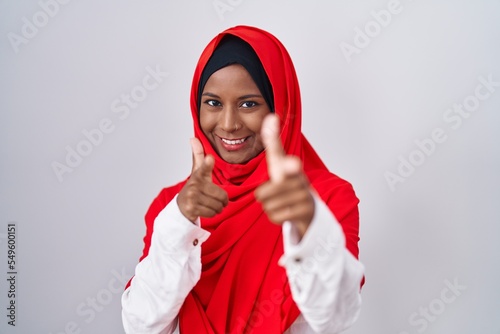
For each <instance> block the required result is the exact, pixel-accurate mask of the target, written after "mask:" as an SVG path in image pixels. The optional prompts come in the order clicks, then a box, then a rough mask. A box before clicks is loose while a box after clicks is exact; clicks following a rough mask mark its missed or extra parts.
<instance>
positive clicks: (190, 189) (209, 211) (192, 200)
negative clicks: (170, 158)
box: [177, 138, 228, 223]
mask: <svg viewBox="0 0 500 334" xmlns="http://www.w3.org/2000/svg"><path fill="white" fill-rule="evenodd" d="M191 148H192V151H193V168H192V170H191V176H190V178H189V180H188V181H187V182H186V184H185V185H184V187H183V188H182V190H181V191H180V192H179V195H178V196H177V205H178V206H179V209H180V210H181V212H182V214H183V215H184V216H185V217H186V218H187V219H189V220H190V221H192V222H193V223H194V222H195V220H196V219H197V218H198V217H213V216H215V215H216V214H218V213H220V212H221V211H222V209H224V207H225V206H226V205H227V203H228V197H227V193H226V191H225V190H224V189H222V188H221V187H219V186H217V185H215V184H214V183H213V182H212V170H213V168H214V164H215V160H214V158H213V157H212V156H211V155H207V156H206V157H205V152H204V151H203V146H202V145H201V143H200V141H199V140H198V138H192V139H191Z"/></svg>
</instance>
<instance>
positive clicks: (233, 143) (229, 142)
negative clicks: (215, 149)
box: [221, 138, 246, 145]
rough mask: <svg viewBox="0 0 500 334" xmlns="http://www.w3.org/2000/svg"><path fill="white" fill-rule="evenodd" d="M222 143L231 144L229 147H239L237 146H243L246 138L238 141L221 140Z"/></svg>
mask: <svg viewBox="0 0 500 334" xmlns="http://www.w3.org/2000/svg"><path fill="white" fill-rule="evenodd" d="M221 139H222V141H223V142H224V143H226V144H229V145H237V144H242V143H243V142H244V141H245V140H246V138H242V139H238V140H229V139H225V138H221Z"/></svg>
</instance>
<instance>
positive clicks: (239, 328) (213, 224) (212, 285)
mask: <svg viewBox="0 0 500 334" xmlns="http://www.w3.org/2000/svg"><path fill="white" fill-rule="evenodd" d="M226 34H232V35H235V36H238V37H240V38H241V39H243V40H244V41H246V42H247V43H249V44H250V45H251V46H252V47H253V49H254V50H255V52H256V53H257V55H258V57H259V59H260V61H261V62H262V65H263V67H264V70H265V71H266V73H267V75H268V77H269V80H270V82H271V85H272V88H273V95H274V105H275V113H276V114H277V115H278V116H279V118H280V120H281V121H280V123H281V124H280V126H281V135H280V137H281V140H282V143H283V147H284V149H285V151H286V153H287V154H291V155H295V156H298V157H300V158H301V160H302V161H303V165H304V171H305V173H306V175H307V177H308V179H309V181H310V182H311V185H312V186H313V187H314V188H315V190H316V191H317V193H318V194H319V195H320V197H321V198H322V199H323V201H324V202H325V203H327V205H328V206H329V208H330V209H331V211H332V212H333V213H334V215H335V217H336V218H337V220H338V221H339V222H340V224H341V225H342V227H343V231H344V233H345V236H346V242H347V248H348V249H349V251H350V252H351V253H352V254H354V256H356V257H357V256H358V246H357V244H358V221H359V217H358V209H357V205H358V199H357V198H356V195H355V193H354V191H353V189H352V187H351V185H350V184H349V183H348V182H346V181H344V180H342V179H340V178H339V177H337V176H335V175H334V174H331V173H330V172H329V171H328V170H327V168H326V166H325V165H324V164H323V162H322V161H321V159H320V158H319V157H318V155H317V154H316V152H315V151H314V149H313V148H312V147H311V145H310V144H309V142H308V141H307V140H306V138H305V137H304V136H303V134H302V133H301V101H300V92H299V85H298V81H297V77H296V74H295V69H294V67H293V63H292V60H291V59H290V56H289V54H288V52H287V51H286V49H285V47H284V46H283V45H282V44H281V42H280V41H279V40H278V39H276V37H274V36H273V35H271V34H270V33H268V32H266V31H263V30H261V29H258V28H254V27H248V26H236V27H233V28H230V29H227V30H225V31H223V32H222V33H220V34H219V35H218V36H216V37H215V38H214V39H213V40H212V41H211V42H210V43H209V44H208V45H207V47H206V48H205V50H204V51H203V53H202V54H201V57H200V59H199V62H198V65H197V67H196V70H195V73H194V78H193V83H192V87H191V113H192V116H193V124H194V133H195V136H196V137H197V138H198V139H199V140H200V141H201V142H202V144H203V148H204V150H205V153H206V154H211V155H212V156H214V158H215V167H214V171H213V181H214V183H215V184H217V185H219V186H220V187H222V188H223V189H224V190H226V191H227V193H228V196H229V204H228V206H227V207H226V208H225V209H224V210H223V212H222V213H220V214H218V215H217V216H215V217H213V218H202V219H201V226H202V228H204V229H205V230H208V231H209V232H211V236H210V237H209V238H208V240H207V241H206V242H205V243H203V245H202V248H201V249H202V252H201V261H202V273H201V278H200V280H199V282H198V283H197V284H196V286H195V287H194V288H193V289H192V290H191V292H190V293H189V295H188V296H187V298H186V300H185V302H184V304H183V306H182V308H181V310H180V313H179V325H180V332H181V333H182V334H205V333H209V334H212V333H216V334H223V333H255V334H258V333H262V334H273V333H283V332H284V331H286V330H287V329H288V328H289V327H290V326H291V324H292V323H293V322H294V321H295V320H296V319H297V317H298V315H299V314H300V311H299V309H298V308H297V305H296V304H295V302H294V301H293V299H292V295H291V292H290V287H289V285H288V280H287V276H286V273H285V270H284V268H282V267H280V266H279V265H278V259H279V258H280V257H281V255H283V240H282V230H281V227H280V226H277V225H275V224H272V223H271V222H270V221H269V220H268V218H267V216H266V214H265V213H264V212H263V209H262V206H261V205H260V203H258V202H257V201H256V200H255V197H254V191H255V189H256V188H257V187H258V186H259V185H260V184H262V183H263V182H265V181H267V180H268V174H267V165H266V159H265V153H264V152H262V153H261V154H259V155H258V156H256V157H255V158H253V159H252V160H250V161H249V162H248V163H246V164H229V163H227V162H225V161H223V160H222V159H221V158H220V157H219V156H218V155H217V153H216V152H215V151H214V149H213V148H212V146H211V145H210V142H209V141H208V140H207V138H206V137H205V135H204V134H203V132H202V130H201V128H200V127H199V120H198V110H197V96H198V93H199V92H198V83H199V79H200V76H201V73H202V71H203V68H204V67H205V65H206V63H207V62H208V60H209V58H210V56H211V55H212V53H213V51H214V50H215V48H216V46H217V44H218V43H219V41H220V40H221V39H222V37H224V35H226ZM200 93H201V92H200ZM185 182H186V181H183V182H181V183H179V184H177V185H175V186H172V187H169V188H165V189H163V190H162V191H161V193H160V194H159V195H158V197H157V198H156V199H155V200H154V202H153V203H152V204H151V206H150V208H149V211H148V213H147V214H146V226H147V232H146V236H145V237H144V244H145V246H144V252H143V256H142V257H141V260H142V259H143V258H144V257H146V256H147V255H148V251H149V246H150V242H151V235H152V233H153V223H154V219H155V218H156V216H157V215H158V214H159V212H160V211H161V210H162V209H163V208H164V207H165V206H166V205H167V204H168V203H169V202H170V201H171V200H172V199H173V198H174V196H175V195H176V194H177V193H178V192H179V191H180V190H181V189H182V186H183V185H184V184H185Z"/></svg>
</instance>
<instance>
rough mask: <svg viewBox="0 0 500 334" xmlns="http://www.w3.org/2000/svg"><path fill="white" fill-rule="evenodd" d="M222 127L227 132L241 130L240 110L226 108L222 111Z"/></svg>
mask: <svg viewBox="0 0 500 334" xmlns="http://www.w3.org/2000/svg"><path fill="white" fill-rule="evenodd" d="M220 127H221V129H222V130H224V131H226V132H234V131H236V130H238V129H240V128H241V126H240V124H239V118H238V110H237V109H236V108H234V107H225V108H224V109H223V111H222V115H221V120H220Z"/></svg>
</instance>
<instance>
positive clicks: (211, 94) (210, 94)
mask: <svg viewBox="0 0 500 334" xmlns="http://www.w3.org/2000/svg"><path fill="white" fill-rule="evenodd" d="M201 96H209V97H213V98H217V99H220V96H219V95H217V94H214V93H210V92H205V93H203V94H202V95H201ZM251 98H260V99H263V98H264V97H262V95H261V94H246V95H242V96H240V97H238V100H246V99H251Z"/></svg>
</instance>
